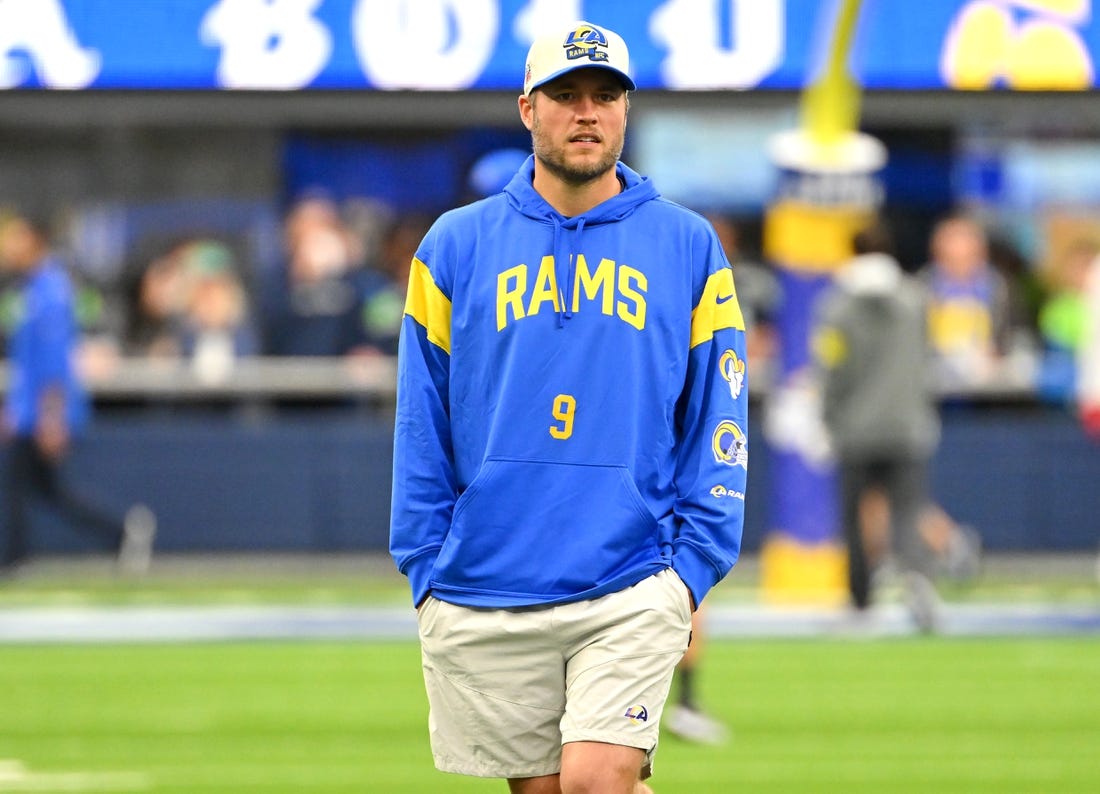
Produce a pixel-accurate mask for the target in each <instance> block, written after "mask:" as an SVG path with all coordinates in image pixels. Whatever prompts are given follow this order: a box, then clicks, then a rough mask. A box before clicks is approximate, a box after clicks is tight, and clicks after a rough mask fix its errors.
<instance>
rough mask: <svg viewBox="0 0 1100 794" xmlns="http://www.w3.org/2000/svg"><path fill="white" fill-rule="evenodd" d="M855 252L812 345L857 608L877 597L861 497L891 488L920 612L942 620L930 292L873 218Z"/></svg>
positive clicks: (908, 580) (897, 541)
mask: <svg viewBox="0 0 1100 794" xmlns="http://www.w3.org/2000/svg"><path fill="white" fill-rule="evenodd" d="M853 249H854V251H855V253H856V256H855V258H854V259H852V260H851V262H849V263H848V264H847V265H846V266H845V267H844V268H843V269H842V270H841V272H840V273H838V275H837V279H836V283H835V284H834V286H833V287H832V288H831V289H830V290H829V291H828V292H827V293H826V294H825V295H823V297H822V301H821V303H820V304H819V305H818V307H817V308H818V313H817V317H816V323H815V331H814V352H815V356H816V359H817V362H818V365H819V369H820V373H821V378H822V400H823V413H824V420H825V426H826V428H827V430H828V433H829V437H830V440H831V442H832V446H833V450H834V452H835V454H836V457H837V461H838V465H839V471H840V495H841V515H842V520H843V524H844V534H845V538H846V540H847V544H848V562H849V587H850V593H851V597H852V602H853V605H854V606H855V607H856V608H857V609H859V610H864V609H866V608H867V607H868V606H869V605H870V602H871V570H870V565H869V564H868V560H867V555H866V552H865V549H864V544H863V533H862V526H861V520H860V512H861V511H860V504H861V500H862V499H863V498H864V497H865V495H866V494H867V493H868V491H869V489H871V488H879V489H881V490H882V492H883V493H885V495H886V497H887V499H888V502H889V508H890V517H891V537H892V543H893V550H894V554H895V557H896V559H897V563H898V565H899V567H900V568H901V569H902V571H903V574H904V581H905V587H906V593H907V598H908V602H909V606H910V608H911V611H912V614H913V617H914V619H915V621H916V622H917V624H918V626H919V627H920V628H921V629H922V630H931V629H933V628H934V627H935V622H936V613H937V611H938V599H937V597H936V594H935V591H934V589H933V587H932V584H931V581H930V578H929V577H930V576H931V573H932V570H933V568H934V562H935V561H934V557H933V555H932V553H931V551H930V549H929V548H928V547H927V545H926V544H925V543H924V541H923V539H922V538H921V535H920V530H919V517H920V512H921V509H922V508H923V506H924V505H925V503H926V501H927V500H926V488H927V485H926V482H927V464H928V459H929V457H930V456H931V454H932V452H933V451H934V449H935V448H936V445H937V443H938V441H939V433H940V427H939V417H938V413H937V408H936V404H935V395H934V391H933V381H932V378H931V374H930V373H931V366H930V363H931V355H932V354H931V349H930V345H929V338H928V332H927V327H926V317H927V298H926V294H925V291H924V289H923V287H922V286H921V284H920V283H919V282H918V281H916V280H915V279H914V278H912V277H910V276H907V275H906V274H905V273H904V272H903V271H902V268H901V266H900V265H899V264H898V262H897V260H896V259H895V258H894V256H893V253H892V252H893V241H892V237H891V235H890V233H889V230H888V229H887V228H886V227H885V226H883V225H881V224H878V225H873V226H871V227H869V228H867V229H864V230H863V231H861V232H859V233H858V234H857V235H856V236H855V238H854V240H853Z"/></svg>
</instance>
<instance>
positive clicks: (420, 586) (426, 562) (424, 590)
mask: <svg viewBox="0 0 1100 794" xmlns="http://www.w3.org/2000/svg"><path fill="white" fill-rule="evenodd" d="M438 553H439V550H438V549H436V550H435V553H433V554H422V555H420V556H419V557H417V558H416V559H414V560H412V561H410V562H409V564H408V565H406V566H405V575H406V576H407V577H409V585H410V586H411V587H412V597H413V606H414V607H415V606H418V605H419V604H420V602H421V601H423V600H424V599H425V597H427V595H428V591H429V590H431V579H432V569H433V568H434V567H435V560H436V556H437V555H438Z"/></svg>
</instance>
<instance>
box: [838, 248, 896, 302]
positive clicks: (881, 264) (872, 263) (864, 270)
mask: <svg viewBox="0 0 1100 794" xmlns="http://www.w3.org/2000/svg"><path fill="white" fill-rule="evenodd" d="M901 279H902V272H901V266H900V265H899V264H898V263H897V260H896V259H894V258H893V257H892V256H889V255H888V254H863V255H862V256H857V257H856V258H855V259H853V260H852V261H851V262H849V263H848V265H847V266H846V267H845V268H844V269H843V270H841V271H840V273H838V274H837V283H838V284H840V286H841V287H842V288H843V289H844V290H845V291H847V292H850V293H852V294H854V295H866V296H875V295H886V294H889V293H891V292H893V291H894V290H895V289H897V287H898V284H900V283H901Z"/></svg>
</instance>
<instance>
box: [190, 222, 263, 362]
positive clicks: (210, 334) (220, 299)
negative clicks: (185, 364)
mask: <svg viewBox="0 0 1100 794" xmlns="http://www.w3.org/2000/svg"><path fill="white" fill-rule="evenodd" d="M184 267H185V268H186V271H187V273H188V282H189V290H188V293H189V295H188V301H187V306H186V313H185V314H184V316H183V322H182V330H181V348H182V353H183V355H184V357H186V358H187V360H188V361H189V363H190V365H191V368H192V371H193V372H194V373H195V375H196V376H197V377H198V378H199V379H200V380H202V381H204V382H207V383H218V382H220V381H223V380H224V379H225V378H226V377H228V376H229V374H230V373H231V372H232V370H233V367H234V365H235V364H236V362H237V360H238V359H240V358H242V357H246V356H252V355H255V354H257V353H258V352H259V345H258V341H257V338H256V334H255V331H254V330H253V328H252V324H251V321H250V318H249V314H248V304H247V300H246V297H245V292H244V287H243V286H242V285H241V281H240V278H239V277H238V275H237V271H236V264H235V262H234V260H233V254H232V252H231V251H230V250H229V248H228V247H226V246H225V245H223V244H222V243H218V242H215V241H213V240H199V241H196V242H195V243H193V244H192V245H191V246H189V248H188V249H187V254H186V260H185V265H184Z"/></svg>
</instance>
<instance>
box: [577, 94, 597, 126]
mask: <svg viewBox="0 0 1100 794" xmlns="http://www.w3.org/2000/svg"><path fill="white" fill-rule="evenodd" d="M573 110H574V112H575V113H576V115H577V120H578V121H595V120H596V100H595V99H594V98H593V97H592V96H591V95H589V94H580V95H578V97H577V102H576V104H575V105H574V106H573Z"/></svg>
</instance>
